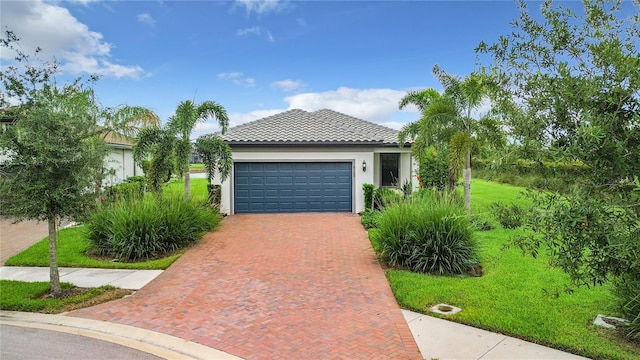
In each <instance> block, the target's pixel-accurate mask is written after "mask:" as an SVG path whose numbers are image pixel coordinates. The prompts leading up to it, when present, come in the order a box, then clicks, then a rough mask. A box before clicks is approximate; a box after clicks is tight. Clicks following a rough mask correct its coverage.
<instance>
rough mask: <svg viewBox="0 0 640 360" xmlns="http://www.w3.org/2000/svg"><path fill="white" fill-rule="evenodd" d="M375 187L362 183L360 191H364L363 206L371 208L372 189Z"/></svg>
mask: <svg viewBox="0 0 640 360" xmlns="http://www.w3.org/2000/svg"><path fill="white" fill-rule="evenodd" d="M374 189H375V187H374V185H373V184H362V192H363V193H364V208H365V209H368V210H370V209H372V208H373V191H374Z"/></svg>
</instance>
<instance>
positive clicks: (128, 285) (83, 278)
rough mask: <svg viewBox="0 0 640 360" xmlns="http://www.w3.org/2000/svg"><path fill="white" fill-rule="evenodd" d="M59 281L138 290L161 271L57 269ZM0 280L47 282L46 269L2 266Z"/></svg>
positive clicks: (79, 284) (86, 285)
mask: <svg viewBox="0 0 640 360" xmlns="http://www.w3.org/2000/svg"><path fill="white" fill-rule="evenodd" d="M59 272H60V281H62V282H68V283H72V284H74V285H75V286H79V287H89V288H91V287H100V286H103V285H112V286H115V287H118V288H121V289H129V290H139V289H141V288H142V287H143V286H145V285H147V284H148V283H149V282H150V281H151V280H153V279H155V278H156V277H158V275H160V274H162V272H163V270H123V269H84V268H67V267H61V268H59ZM0 279H1V280H19V281H31V282H33V281H49V268H48V267H27V266H2V267H0Z"/></svg>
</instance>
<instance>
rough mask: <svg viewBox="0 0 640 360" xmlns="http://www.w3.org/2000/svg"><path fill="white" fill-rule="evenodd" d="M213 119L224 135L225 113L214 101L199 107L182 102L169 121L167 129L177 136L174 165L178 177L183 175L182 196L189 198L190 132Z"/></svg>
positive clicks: (225, 127) (206, 102) (226, 125)
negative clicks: (203, 122)
mask: <svg viewBox="0 0 640 360" xmlns="http://www.w3.org/2000/svg"><path fill="white" fill-rule="evenodd" d="M209 118H214V119H216V120H217V121H218V124H219V125H220V128H221V132H222V133H223V134H224V133H225V132H226V131H227V127H228V126H229V118H228V117H227V111H226V110H225V108H224V107H222V105H220V104H218V103H216V102H215V101H204V102H202V103H201V104H199V105H196V104H194V103H193V102H192V101H189V100H187V101H182V102H181V103H180V104H178V107H177V109H176V113H175V115H174V116H173V117H172V118H171V119H169V122H168V124H167V127H168V128H169V129H170V130H171V131H174V132H175V133H176V134H177V136H178V142H177V143H176V150H175V153H176V157H175V159H176V163H177V167H178V171H179V173H180V175H181V176H182V175H184V196H185V198H186V199H190V198H191V177H190V176H189V159H190V158H191V152H192V151H193V147H192V146H191V132H192V131H193V128H194V127H195V125H196V123H198V122H201V121H206V120H207V119H209Z"/></svg>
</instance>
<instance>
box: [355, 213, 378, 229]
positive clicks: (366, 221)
mask: <svg viewBox="0 0 640 360" xmlns="http://www.w3.org/2000/svg"><path fill="white" fill-rule="evenodd" d="M379 219H380V212H379V211H375V210H371V209H366V210H365V211H364V212H362V214H360V223H362V226H364V228H365V229H367V230H369V229H373V228H377V227H378V222H379Z"/></svg>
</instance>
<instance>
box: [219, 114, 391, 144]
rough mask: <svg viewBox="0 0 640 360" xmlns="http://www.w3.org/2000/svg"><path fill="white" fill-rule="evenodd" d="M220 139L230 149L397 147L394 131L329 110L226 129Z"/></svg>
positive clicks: (284, 115) (273, 117) (267, 118)
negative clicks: (251, 146)
mask: <svg viewBox="0 0 640 360" xmlns="http://www.w3.org/2000/svg"><path fill="white" fill-rule="evenodd" d="M222 138H223V139H225V140H226V141H227V142H229V143H230V144H233V145H239V144H291V145H293V144H295V145H300V144H371V145H397V143H398V131H396V130H393V129H390V128H387V127H384V126H381V125H377V124H374V123H371V122H368V121H365V120H362V119H358V118H355V117H353V116H349V115H346V114H343V113H340V112H337V111H333V110H328V109H323V110H318V111H314V112H307V111H304V110H300V109H293V110H288V111H285V112H282V113H279V114H275V115H272V116H268V117H265V118H262V119H259V120H255V121H252V122H249V123H246V124H242V125H239V126H236V127H233V128H230V129H229V130H228V131H227V132H226V133H225V134H224V135H222Z"/></svg>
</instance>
